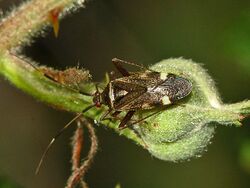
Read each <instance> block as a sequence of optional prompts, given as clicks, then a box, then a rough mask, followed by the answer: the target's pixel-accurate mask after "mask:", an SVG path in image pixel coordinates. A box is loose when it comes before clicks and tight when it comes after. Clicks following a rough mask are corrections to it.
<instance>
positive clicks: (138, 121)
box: [128, 110, 161, 126]
mask: <svg viewBox="0 0 250 188" xmlns="http://www.w3.org/2000/svg"><path fill="white" fill-rule="evenodd" d="M160 112H161V110H160V111H156V112H153V113H152V114H149V115H147V116H146V117H144V118H141V119H139V120H137V121H134V122H133V123H130V124H128V126H132V125H135V124H137V123H140V122H142V121H144V120H145V119H148V118H149V117H151V116H154V115H156V114H158V113H160Z"/></svg>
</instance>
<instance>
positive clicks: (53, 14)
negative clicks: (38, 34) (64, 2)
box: [49, 7, 63, 37]
mask: <svg viewBox="0 0 250 188" xmlns="http://www.w3.org/2000/svg"><path fill="white" fill-rule="evenodd" d="M62 10H63V8H62V7H57V8H54V9H52V10H51V11H49V21H50V22H51V24H52V26H53V30H54V34H55V37H58V32H59V16H60V13H61V12H62Z"/></svg>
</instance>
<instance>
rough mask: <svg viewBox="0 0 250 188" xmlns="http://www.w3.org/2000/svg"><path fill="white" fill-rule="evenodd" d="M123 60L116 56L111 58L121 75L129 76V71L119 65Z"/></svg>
mask: <svg viewBox="0 0 250 188" xmlns="http://www.w3.org/2000/svg"><path fill="white" fill-rule="evenodd" d="M122 62H123V61H122V60H120V59H117V58H113V59H112V63H113V64H114V65H115V68H116V69H117V70H118V71H119V72H120V73H121V74H122V75H123V76H129V75H130V74H129V72H128V71H127V70H126V69H125V68H123V66H122V65H121V63H122Z"/></svg>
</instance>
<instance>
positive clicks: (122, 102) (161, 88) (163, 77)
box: [37, 58, 192, 172]
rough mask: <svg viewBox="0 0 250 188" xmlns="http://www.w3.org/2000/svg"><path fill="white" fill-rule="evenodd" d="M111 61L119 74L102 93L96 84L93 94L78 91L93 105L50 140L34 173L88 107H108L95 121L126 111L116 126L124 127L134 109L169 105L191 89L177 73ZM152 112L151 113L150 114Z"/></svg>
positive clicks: (190, 84)
mask: <svg viewBox="0 0 250 188" xmlns="http://www.w3.org/2000/svg"><path fill="white" fill-rule="evenodd" d="M112 62H113V64H114V66H115V67H116V69H117V70H118V72H119V73H120V74H121V76H120V77H118V78H113V79H111V80H110V81H109V83H108V84H107V86H106V87H105V88H104V90H103V91H102V92H100V91H99V89H98V87H97V86H96V92H95V93H94V94H87V93H82V94H83V95H88V96H93V104H91V105H89V106H88V107H86V108H85V109H84V110H83V111H82V112H81V113H79V114H78V115H77V116H76V117H74V118H73V119H72V120H71V121H70V122H69V123H68V124H66V125H65V126H64V127H63V128H62V129H61V130H60V131H59V133H58V134H57V135H56V136H55V137H54V138H53V139H52V140H51V142H50V144H49V145H48V147H47V148H46V150H45V152H44V154H43V156H42V158H41V160H40V163H39V165H38V168H37V172H38V170H39V168H40V166H41V163H42V161H43V158H44V157H45V155H46V153H47V152H48V150H49V148H50V147H51V145H52V144H53V143H54V141H55V140H56V138H57V137H58V136H59V135H61V133H62V132H63V131H64V130H65V129H66V128H68V127H69V126H70V124H72V122H74V121H75V120H76V119H78V118H79V117H80V116H81V115H82V114H83V113H85V112H87V111H88V110H90V109H91V108H93V107H101V106H102V105H106V106H108V110H107V111H106V112H105V113H104V114H103V115H102V117H101V118H100V120H99V121H102V120H104V119H105V118H106V117H107V116H108V115H110V114H111V117H112V118H116V119H117V116H118V115H119V114H120V113H121V112H126V115H125V116H124V117H123V118H120V124H119V128H120V129H124V128H126V127H127V125H128V124H129V122H130V121H131V118H132V116H133V115H134V114H135V112H136V111H141V110H148V109H154V108H157V107H164V106H168V105H171V104H173V103H175V102H177V101H179V100H180V99H183V98H184V97H186V96H188V95H189V94H190V92H191V91H192V83H191V82H190V81H189V80H188V79H186V78H183V77H181V76H178V75H175V74H172V73H168V74H167V73H161V72H156V71H153V70H150V69H148V68H145V67H144V66H141V65H138V64H135V63H131V62H127V61H123V60H120V59H117V58H114V59H112ZM122 64H128V65H132V66H135V67H139V68H140V71H138V72H129V71H128V70H127V69H125V68H124V67H123V66H122ZM47 77H48V76H47ZM80 93H81V92H80ZM154 114H155V113H153V114H151V115H154ZM151 115H149V116H151ZM149 116H147V117H144V118H142V119H140V120H137V121H135V122H133V123H131V124H136V123H138V122H140V121H142V120H145V119H146V118H148V117H149ZM112 118H111V119H112Z"/></svg>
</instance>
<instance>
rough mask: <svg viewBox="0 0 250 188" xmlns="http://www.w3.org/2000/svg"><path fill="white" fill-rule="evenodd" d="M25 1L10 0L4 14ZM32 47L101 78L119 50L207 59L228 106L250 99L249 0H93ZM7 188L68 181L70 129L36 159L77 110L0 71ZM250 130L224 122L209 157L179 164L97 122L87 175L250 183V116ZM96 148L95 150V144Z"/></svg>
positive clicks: (0, 168) (97, 186)
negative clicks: (55, 105)
mask: <svg viewBox="0 0 250 188" xmlns="http://www.w3.org/2000/svg"><path fill="white" fill-rule="evenodd" d="M20 2H21V1H10V0H1V1H0V7H1V9H2V10H3V12H6V11H9V10H11V8H13V6H14V5H18V4H19V3H20ZM47 31H48V32H47V35H46V36H44V37H40V38H37V39H35V41H34V43H33V44H32V45H31V46H29V47H26V48H25V49H24V50H23V52H24V53H25V54H26V55H27V56H29V57H32V58H33V59H34V60H36V61H37V62H39V63H41V64H43V65H48V66H52V67H56V68H60V69H63V68H65V67H69V66H75V65H77V64H78V63H79V64H80V65H81V66H82V67H85V68H87V69H89V70H90V72H91V74H92V75H93V79H94V80H95V81H100V80H101V79H103V78H104V74H105V72H108V71H111V70H112V69H113V67H112V64H111V59H112V58H113V57H119V58H122V59H125V60H130V61H135V62H138V63H143V64H148V65H149V64H154V63H155V62H158V61H160V60H162V59H165V58H170V57H184V58H188V59H193V60H194V61H196V62H201V63H203V64H204V67H205V68H206V69H207V70H208V72H209V73H210V75H211V76H212V77H213V78H214V79H215V81H216V83H217V86H218V88H219V91H220V93H221V95H222V98H223V101H224V102H225V103H231V102H237V101H241V100H244V99H247V98H248V99H249V98H250V97H249V96H250V94H249V92H250V87H249V86H250V1H249V0H238V1H235V0H210V1H200V0H189V1H175V0H154V1H151V0H144V1H139V0H134V1H128V0H119V1H118V0H93V1H89V2H88V3H86V8H84V9H81V10H80V11H78V12H77V13H75V14H73V15H70V16H68V17H67V18H66V19H64V20H62V21H61V22H60V31H59V37H58V38H55V37H54V34H53V31H52V28H48V29H47ZM0 88H1V92H0V114H1V123H0V177H1V178H0V187H1V188H7V187H8V188H10V187H15V184H16V185H17V187H24V188H26V187H27V188H45V187H46V188H47V187H48V188H57V187H64V185H65V182H66V180H67V177H68V176H69V174H70V155H71V149H70V138H71V136H72V134H73V131H74V127H72V128H71V129H69V130H67V131H66V132H65V133H64V134H63V135H62V136H61V137H60V138H59V139H58V141H57V143H56V144H55V146H54V147H53V149H52V150H51V151H50V153H49V154H48V156H47V158H46V160H45V163H44V165H43V166H42V168H41V172H40V174H39V175H38V176H35V175H34V171H35V168H36V165H37V163H38V161H39V159H40V157H41V154H42V152H43V151H44V149H45V147H46V145H47V144H48V142H49V141H50V139H51V138H52V137H53V136H54V135H55V133H57V132H58V130H59V129H60V128H61V127H62V126H63V125H65V123H66V122H68V121H69V120H70V119H71V118H72V117H73V116H72V114H68V113H66V112H61V111H57V110H55V109H52V108H50V107H48V106H47V105H45V104H42V103H40V102H38V101H36V100H35V99H33V98H32V97H30V96H28V95H26V94H24V93H23V92H21V91H19V90H17V89H16V88H15V87H13V86H11V85H10V84H9V83H8V82H7V81H5V80H4V79H3V78H0ZM243 124H244V126H243V127H241V128H235V127H222V126H221V127H220V126H219V127H218V128H217V133H216V135H215V137H214V138H213V140H212V144H211V145H209V146H208V151H207V152H205V153H204V155H203V156H202V157H201V158H198V159H192V160H191V161H189V162H184V163H178V164H173V163H169V162H164V161H160V160H158V159H155V158H153V157H151V156H150V154H148V152H147V151H145V150H143V149H142V148H140V147H138V146H136V145H135V144H134V143H132V142H131V141H129V140H127V139H125V138H123V137H120V136H118V135H117V134H115V133H113V132H112V131H111V130H105V129H103V128H102V127H97V129H96V130H97V134H98V137H99V143H100V148H99V151H98V154H97V156H96V158H95V162H94V164H93V165H92V168H91V169H90V171H89V172H88V173H87V177H86V181H87V182H88V184H89V186H90V187H94V188H101V187H102V188H103V187H107V188H113V187H114V186H115V185H116V184H117V183H118V182H120V183H121V185H122V188H139V187H143V188H152V187H156V188H165V187H178V188H184V187H185V188H191V187H192V188H200V187H203V188H212V187H213V188H235V187H237V188H239V187H240V188H245V187H250V127H249V126H250V121H249V120H246V121H244V122H243ZM86 149H87V148H86Z"/></svg>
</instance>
